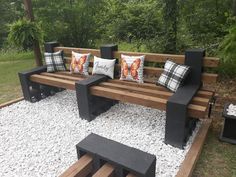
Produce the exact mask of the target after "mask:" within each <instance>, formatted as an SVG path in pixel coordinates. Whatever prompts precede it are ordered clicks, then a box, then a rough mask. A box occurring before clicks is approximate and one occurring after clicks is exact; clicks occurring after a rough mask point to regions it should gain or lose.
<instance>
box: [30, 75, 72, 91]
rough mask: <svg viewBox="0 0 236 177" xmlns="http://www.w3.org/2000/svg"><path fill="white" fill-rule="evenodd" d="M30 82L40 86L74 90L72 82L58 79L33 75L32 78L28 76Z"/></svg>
mask: <svg viewBox="0 0 236 177" xmlns="http://www.w3.org/2000/svg"><path fill="white" fill-rule="evenodd" d="M30 80H31V81H33V82H37V83H40V84H45V85H50V86H55V87H59V88H65V89H70V90H75V82H74V81H69V80H65V79H58V78H53V77H48V76H42V75H38V74H33V75H32V76H30Z"/></svg>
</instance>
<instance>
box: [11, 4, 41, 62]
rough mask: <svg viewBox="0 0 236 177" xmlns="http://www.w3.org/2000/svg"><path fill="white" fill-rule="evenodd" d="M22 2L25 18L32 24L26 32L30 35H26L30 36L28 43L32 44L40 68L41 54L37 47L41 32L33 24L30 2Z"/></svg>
mask: <svg viewBox="0 0 236 177" xmlns="http://www.w3.org/2000/svg"><path fill="white" fill-rule="evenodd" d="M23 2H24V6H25V12H26V16H27V18H28V20H29V22H31V23H32V26H31V27H32V28H31V31H28V32H31V33H29V34H28V35H31V39H32V41H30V42H31V43H32V46H33V50H34V56H35V62H36V65H37V66H42V65H43V61H42V54H41V50H40V46H39V41H40V34H39V33H40V32H41V30H40V29H39V27H38V26H37V24H36V23H33V22H34V14H33V8H32V2H31V0H23ZM25 24H27V23H25ZM29 25H30V24H29ZM29 29H30V28H29ZM22 32H23V31H22ZM12 34H14V33H12ZM23 34H26V33H25V32H23ZM28 37H29V38H30V36H28ZM22 42H23V41H22Z"/></svg>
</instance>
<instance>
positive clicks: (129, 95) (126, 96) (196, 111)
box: [90, 86, 207, 118]
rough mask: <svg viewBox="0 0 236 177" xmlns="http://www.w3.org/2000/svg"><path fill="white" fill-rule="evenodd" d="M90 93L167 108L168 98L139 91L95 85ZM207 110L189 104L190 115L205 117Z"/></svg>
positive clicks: (162, 108)
mask: <svg viewBox="0 0 236 177" xmlns="http://www.w3.org/2000/svg"><path fill="white" fill-rule="evenodd" d="M90 93H91V94H92V95H95V96H101V95H102V96H103V97H105V98H110V99H114V100H119V101H122V102H128V103H132V104H138V105H143V106H147V107H151V108H156V109H160V110H166V103H167V100H166V99H163V98H159V97H154V96H148V95H143V94H139V93H133V92H130V91H124V90H116V89H111V88H105V87H101V86H93V87H91V88H90ZM206 111H207V107H206V106H200V105H193V104H190V105H189V106H188V115H189V116H191V117H195V118H205V114H206Z"/></svg>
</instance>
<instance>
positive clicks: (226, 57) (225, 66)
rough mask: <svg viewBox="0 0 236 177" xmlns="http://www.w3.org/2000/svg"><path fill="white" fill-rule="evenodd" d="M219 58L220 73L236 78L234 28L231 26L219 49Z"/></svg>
mask: <svg viewBox="0 0 236 177" xmlns="http://www.w3.org/2000/svg"><path fill="white" fill-rule="evenodd" d="M219 55H220V56H221V60H222V62H221V67H220V72H221V73H222V74H224V75H225V74H226V75H228V76H236V26H233V27H232V28H231V29H230V30H229V33H228V35H226V36H225V38H224V40H223V41H222V43H221V45H220V47H219Z"/></svg>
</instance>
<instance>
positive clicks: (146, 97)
mask: <svg viewBox="0 0 236 177" xmlns="http://www.w3.org/2000/svg"><path fill="white" fill-rule="evenodd" d="M88 77H90V76H88ZM30 79H31V81H34V82H37V83H41V84H46V85H50V86H56V87H60V88H65V89H70V90H75V82H76V81H80V80H83V79H85V77H84V76H81V75H79V74H71V73H70V72H68V71H62V72H58V73H41V74H34V75H32V76H31V77H30ZM90 92H91V94H92V95H95V96H103V97H105V98H110V99H114V100H119V101H122V102H128V103H133V104H139V105H143V106H147V107H151V108H156V109H160V110H165V109H166V103H167V100H168V98H169V97H170V96H172V95H173V93H172V92H170V91H169V90H167V89H166V88H164V87H161V86H157V85H155V84H151V83H144V84H138V83H135V82H128V81H121V80H118V79H113V80H111V79H110V80H108V81H107V82H102V83H100V84H98V85H97V86H93V87H91V88H90ZM212 96H213V92H210V91H205V90H200V91H198V93H197V94H196V96H195V97H194V98H193V100H192V101H191V103H190V105H189V107H188V109H189V110H188V114H189V116H191V117H196V118H205V115H206V112H207V109H208V105H209V101H210V98H211V97H212Z"/></svg>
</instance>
